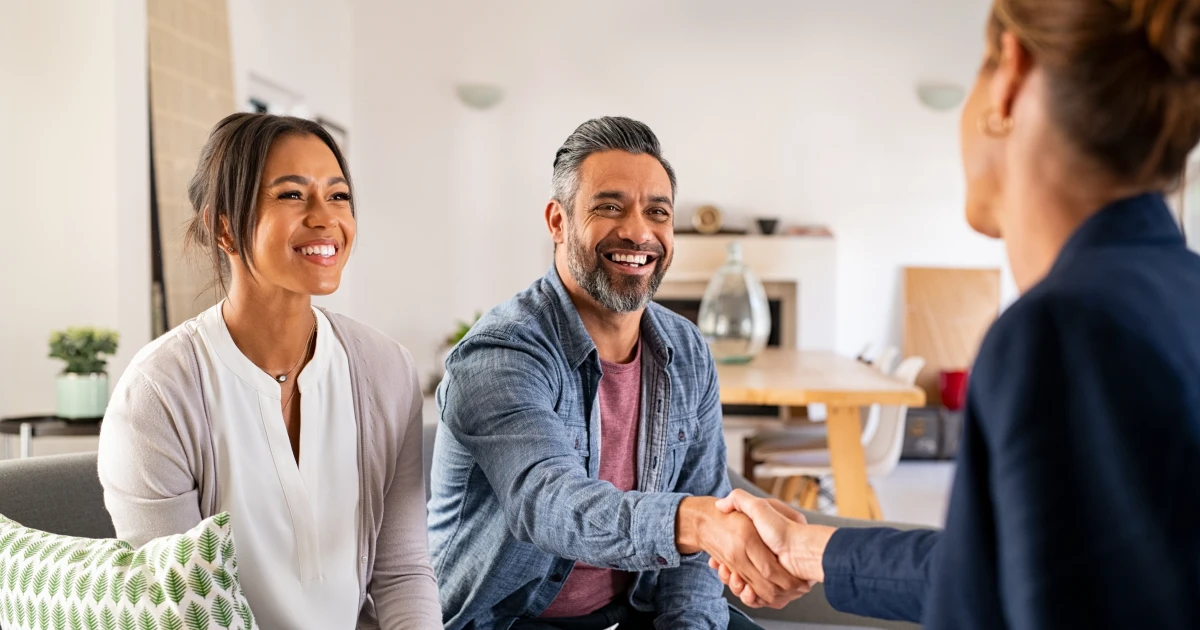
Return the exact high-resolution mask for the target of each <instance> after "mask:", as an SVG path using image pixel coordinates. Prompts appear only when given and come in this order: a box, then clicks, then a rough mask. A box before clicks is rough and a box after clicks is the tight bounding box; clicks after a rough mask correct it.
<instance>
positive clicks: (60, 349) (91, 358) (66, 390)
mask: <svg viewBox="0 0 1200 630" xmlns="http://www.w3.org/2000/svg"><path fill="white" fill-rule="evenodd" d="M117 339H118V336H117V333H116V332H115V331H112V330H107V329H100V328H91V327H85V326H76V327H71V328H68V329H66V330H60V331H55V332H53V333H51V334H50V357H51V358H54V359H62V360H63V361H65V362H66V363H67V367H66V368H65V369H63V371H62V374H59V376H58V384H57V387H56V388H55V413H56V414H57V415H58V416H59V417H60V418H67V419H76V418H99V417H101V416H103V415H104V408H105V407H107V406H108V373H107V372H105V371H104V370H105V367H106V366H107V364H108V357H110V356H112V355H113V354H114V353H116V351H117Z"/></svg>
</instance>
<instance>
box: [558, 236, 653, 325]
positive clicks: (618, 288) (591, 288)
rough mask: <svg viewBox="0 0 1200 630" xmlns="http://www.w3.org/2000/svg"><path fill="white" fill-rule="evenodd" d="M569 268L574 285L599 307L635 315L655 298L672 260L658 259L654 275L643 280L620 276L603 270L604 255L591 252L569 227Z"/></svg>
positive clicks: (637, 277) (635, 277)
mask: <svg viewBox="0 0 1200 630" xmlns="http://www.w3.org/2000/svg"><path fill="white" fill-rule="evenodd" d="M568 233H569V234H570V236H568V238H567V268H568V269H570V271H571V277H572V278H574V279H575V282H576V283H577V284H578V285H579V286H580V287H582V288H583V290H584V291H587V294H588V295H590V296H592V299H593V300H596V302H597V303H598V304H600V305H601V306H603V307H604V308H606V309H608V310H610V311H613V312H616V313H632V312H634V311H637V310H641V309H643V308H645V307H646V305H647V304H649V303H650V300H652V299H654V294H655V293H657V292H658V286H659V285H660V284H662V279H663V276H664V275H665V274H666V272H667V268H668V267H669V266H670V265H671V261H670V260H666V259H665V258H663V257H661V256H660V257H659V258H658V259H657V260H656V261H655V263H654V264H655V265H656V267H655V269H654V273H652V274H650V277H649V278H647V279H643V278H642V277H640V276H617V275H615V274H613V273H611V272H609V271H608V270H607V269H605V268H604V261H603V260H602V256H601V255H600V254H599V253H597V252H596V251H594V250H593V251H588V250H587V249H586V248H585V247H584V246H583V244H582V243H581V242H580V240H579V239H577V238H575V234H574V229H572V228H571V227H570V226H568Z"/></svg>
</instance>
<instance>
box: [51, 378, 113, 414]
mask: <svg viewBox="0 0 1200 630" xmlns="http://www.w3.org/2000/svg"><path fill="white" fill-rule="evenodd" d="M107 406H108V375H107V374H61V375H59V377H58V384H57V387H56V391H55V415H57V416H58V417H60V418H66V419H68V420H75V419H84V418H87V419H93V418H100V417H102V416H103V415H104V408H105V407H107Z"/></svg>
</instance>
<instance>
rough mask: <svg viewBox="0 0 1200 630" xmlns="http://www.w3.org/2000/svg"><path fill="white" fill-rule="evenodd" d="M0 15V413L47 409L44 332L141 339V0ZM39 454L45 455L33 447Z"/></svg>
mask: <svg viewBox="0 0 1200 630" xmlns="http://www.w3.org/2000/svg"><path fill="white" fill-rule="evenodd" d="M3 14H4V19H3V20H0V173H4V179H5V182H6V183H5V191H6V192H5V194H4V200H3V201H2V202H0V213H2V216H3V220H4V222H3V226H4V232H5V234H6V235H7V237H8V238H7V239H6V244H5V257H4V260H5V263H6V266H7V269H6V270H5V273H3V274H0V416H8V415H14V414H34V413H43V412H52V411H53V409H54V378H55V375H56V374H57V372H58V371H59V370H61V369H62V365H61V363H60V362H58V361H55V360H52V359H49V358H47V357H46V354H47V352H48V351H49V348H48V339H49V336H50V331H51V330H55V329H60V328H64V327H66V326H70V325H94V326H104V327H109V328H114V329H116V330H117V331H118V332H119V333H120V334H121V343H120V351H119V353H118V355H117V357H116V358H115V360H113V361H111V362H110V364H109V373H110V374H111V375H112V379H113V380H114V381H115V379H116V377H117V376H119V375H120V374H121V372H122V371H123V370H124V368H125V365H126V364H128V362H129V359H130V358H132V356H133V354H134V353H136V352H137V350H138V349H139V348H140V347H141V346H142V345H144V344H146V343H147V342H148V341H149V338H150V232H149V222H150V211H149V165H148V156H147V147H148V142H149V140H148V129H147V126H148V125H147V112H146V53H145V50H146V26H145V23H146V8H145V2H144V0H88V1H86V2H84V1H81V0H77V1H70V0H40V1H38V2H7V3H5V6H4V11H3ZM38 452H39V453H41V452H44V451H43V450H42V449H38Z"/></svg>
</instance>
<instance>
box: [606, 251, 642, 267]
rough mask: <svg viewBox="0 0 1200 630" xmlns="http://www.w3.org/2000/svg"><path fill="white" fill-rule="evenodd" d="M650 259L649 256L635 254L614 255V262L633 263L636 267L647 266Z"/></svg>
mask: <svg viewBox="0 0 1200 630" xmlns="http://www.w3.org/2000/svg"><path fill="white" fill-rule="evenodd" d="M649 258H650V257H649V256H644V255H634V254H613V257H612V259H613V262H623V263H631V264H633V265H634V266H635V267H640V266H642V265H644V264H646V261H647V260H649Z"/></svg>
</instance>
